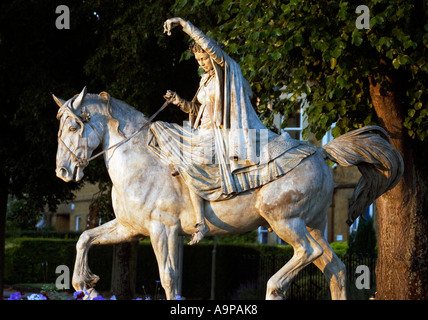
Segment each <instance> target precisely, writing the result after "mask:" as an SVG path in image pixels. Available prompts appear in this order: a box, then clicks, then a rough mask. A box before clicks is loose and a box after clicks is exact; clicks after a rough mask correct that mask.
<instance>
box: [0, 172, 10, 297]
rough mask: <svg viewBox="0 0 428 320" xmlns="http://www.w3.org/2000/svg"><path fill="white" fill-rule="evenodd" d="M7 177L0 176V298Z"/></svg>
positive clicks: (2, 281) (2, 285) (2, 274)
mask: <svg viewBox="0 0 428 320" xmlns="http://www.w3.org/2000/svg"><path fill="white" fill-rule="evenodd" d="M8 183H9V178H8V177H7V175H4V174H1V175H0V298H2V297H3V291H4V285H5V283H4V265H5V256H4V253H5V238H6V213H7V197H8Z"/></svg>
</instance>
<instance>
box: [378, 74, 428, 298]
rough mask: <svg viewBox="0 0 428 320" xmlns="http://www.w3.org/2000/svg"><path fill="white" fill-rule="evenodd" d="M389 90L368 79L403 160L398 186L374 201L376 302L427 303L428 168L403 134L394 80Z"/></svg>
mask: <svg viewBox="0 0 428 320" xmlns="http://www.w3.org/2000/svg"><path fill="white" fill-rule="evenodd" d="M387 81H388V82H389V85H388V86H384V85H382V84H381V83H376V82H375V81H374V80H373V78H370V95H371V99H372V102H373V106H374V109H375V111H376V114H377V116H378V118H379V122H380V125H381V126H382V127H383V128H384V129H385V130H386V131H387V132H388V134H389V136H390V138H391V143H392V145H393V146H394V147H395V148H396V149H397V150H398V151H399V152H400V153H401V155H402V157H403V160H404V166H405V169H404V175H403V177H402V179H401V181H400V182H399V183H398V185H397V186H396V187H395V188H394V189H392V190H390V191H388V192H387V193H385V194H384V195H383V196H381V197H380V198H378V200H377V201H376V206H377V210H378V225H379V235H378V262H377V265H376V283H377V292H376V299H382V300H407V299H428V268H427V267H428V265H427V262H428V215H427V213H428V210H427V209H428V205H427V204H428V201H427V191H428V185H427V179H426V177H427V173H428V170H427V166H426V164H425V163H424V159H422V158H421V157H418V149H417V148H416V147H415V146H416V144H417V142H416V141H412V139H411V138H410V137H409V135H408V134H407V131H406V129H405V127H404V126H403V122H404V117H403V109H402V106H401V102H400V97H399V95H398V93H397V92H398V91H397V89H396V85H397V83H396V80H395V78H393V77H387Z"/></svg>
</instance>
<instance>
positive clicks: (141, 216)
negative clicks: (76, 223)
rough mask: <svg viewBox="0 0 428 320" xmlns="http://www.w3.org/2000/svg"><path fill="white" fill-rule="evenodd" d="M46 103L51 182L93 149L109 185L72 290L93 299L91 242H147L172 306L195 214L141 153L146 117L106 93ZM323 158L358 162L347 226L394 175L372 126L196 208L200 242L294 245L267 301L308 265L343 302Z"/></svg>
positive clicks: (77, 174) (388, 151)
mask: <svg viewBox="0 0 428 320" xmlns="http://www.w3.org/2000/svg"><path fill="white" fill-rule="evenodd" d="M54 99H55V101H56V103H57V104H58V105H59V107H60V109H59V112H58V119H59V120H60V128H59V133H58V152H57V159H56V161H57V168H56V174H57V176H58V177H59V178H61V179H62V180H64V181H66V182H68V181H72V180H75V181H79V180H80V179H82V177H83V169H84V167H85V165H86V164H87V162H88V161H89V160H90V159H91V155H92V153H93V151H94V150H95V149H96V148H98V147H99V148H101V150H102V153H103V156H104V160H105V164H106V167H107V169H108V173H109V175H110V178H111V181H112V183H113V189H112V203H113V208H114V212H115V216H116V218H115V219H114V220H111V221H109V222H107V223H105V224H103V225H101V226H99V227H96V228H93V229H90V230H86V231H84V232H83V233H82V235H81V236H80V238H79V241H78V242H77V245H76V249H77V254H76V262H75V267H74V273H73V280H72V283H73V286H74V288H75V289H76V290H87V291H88V293H89V294H90V296H92V297H93V296H96V295H97V292H96V291H95V289H94V285H95V283H96V282H97V281H98V280H99V277H98V276H97V275H95V274H93V273H91V271H90V269H89V266H88V262H87V261H88V260H87V256H88V251H89V248H90V247H91V246H92V245H104V244H116V243H121V242H128V241H131V240H134V239H140V238H142V237H144V236H149V237H150V239H151V243H152V246H153V249H154V252H155V255H156V259H157V262H158V267H159V274H160V279H161V283H162V286H163V288H164V290H165V293H166V297H167V299H174V298H175V297H176V295H177V294H178V277H179V274H178V271H177V270H178V248H179V239H178V237H179V236H190V235H191V234H192V233H193V232H194V228H195V226H194V223H195V221H194V217H195V215H194V212H193V208H192V204H191V199H190V191H189V188H188V186H187V185H186V184H185V183H184V182H183V180H182V179H181V178H180V176H173V175H171V168H170V167H169V166H168V165H167V164H165V163H164V162H162V161H161V160H160V159H159V158H158V157H157V156H156V155H155V154H154V153H153V152H152V151H150V150H149V149H148V147H147V139H148V136H149V134H150V126H149V123H148V122H149V120H148V119H147V118H146V117H145V116H144V115H143V114H142V113H140V112H139V111H137V110H136V109H134V108H133V107H131V106H129V105H127V104H125V103H124V102H122V101H119V100H117V99H114V98H112V97H110V96H109V95H108V94H107V93H106V92H102V93H100V94H87V93H86V88H85V89H84V90H83V91H82V92H81V93H80V94H79V95H76V96H75V97H73V98H71V99H69V100H68V101H64V100H62V99H59V98H56V97H55V96H54ZM145 124H147V125H145ZM118 128H121V131H122V132H123V134H124V135H122V134H121V133H120V132H119V130H118ZM124 136H125V137H128V139H125V140H124ZM326 158H329V159H331V160H333V161H335V162H337V163H339V164H340V165H344V166H353V165H357V166H358V168H359V169H360V171H361V173H362V178H361V180H360V181H359V183H358V185H357V187H356V189H355V192H354V196H353V200H352V203H351V206H350V210H349V220H348V223H352V222H353V220H354V219H355V218H356V217H358V216H360V215H361V214H363V213H364V212H365V210H366V208H367V207H368V206H369V205H370V204H371V203H372V202H373V201H374V200H375V199H376V198H377V197H379V196H380V195H382V194H383V193H385V192H386V191H388V190H389V189H391V188H393V187H394V186H395V185H396V184H397V183H398V181H399V180H400V178H401V176H402V173H403V161H402V158H401V156H400V154H399V153H398V152H397V151H396V150H395V149H394V148H393V147H392V146H391V145H390V143H389V138H388V136H387V134H386V132H385V131H384V130H383V129H382V128H380V127H377V126H371V127H365V128H361V129H358V130H355V131H352V132H350V133H348V134H345V135H343V136H341V137H339V138H337V139H335V140H333V141H332V142H330V143H328V144H327V145H325V146H324V147H323V148H317V149H316V152H315V153H314V154H312V155H311V156H309V157H307V158H305V159H304V160H303V161H301V162H300V164H298V165H297V166H296V167H295V168H294V169H293V170H291V171H290V172H288V173H287V174H285V175H283V176H281V177H279V178H278V179H276V180H274V181H272V182H270V183H268V184H265V185H264V186H262V187H259V188H257V189H254V190H249V191H246V192H243V193H240V194H237V195H235V196H233V197H232V198H230V199H227V200H222V201H214V202H208V201H206V202H205V219H206V221H207V225H208V226H209V232H208V233H207V236H213V235H226V234H239V233H244V232H248V231H251V230H254V229H256V228H258V227H259V226H264V227H268V228H271V229H272V230H273V231H275V232H276V234H277V235H278V236H279V237H280V238H281V239H283V240H284V241H285V242H287V243H288V244H290V245H291V246H292V247H293V248H294V255H293V257H292V258H291V259H290V260H289V261H288V262H287V263H286V264H285V265H284V266H283V267H282V268H281V269H280V270H279V271H278V272H277V273H276V274H274V275H273V276H272V277H271V278H270V279H269V281H268V283H267V290H266V299H284V298H285V297H286V292H287V289H288V287H289V286H290V284H291V283H292V281H293V279H294V277H295V276H296V275H297V274H298V272H299V271H300V270H302V269H303V268H304V267H306V266H307V265H308V264H310V263H311V262H312V263H314V264H315V265H316V266H317V267H318V268H319V269H320V270H321V271H322V272H323V273H324V275H325V277H326V278H327V280H328V282H329V286H330V291H331V297H332V299H346V289H345V282H346V281H345V275H346V273H345V266H344V264H343V263H342V262H341V261H340V259H339V258H338V257H337V256H336V254H335V253H334V252H333V250H332V249H331V247H330V245H329V244H328V242H327V240H326V239H325V236H324V232H325V229H326V225H327V211H328V208H329V206H330V203H331V200H332V194H333V189H334V183H333V179H332V174H331V171H330V168H329V167H328V165H327V164H326V163H325V159H326Z"/></svg>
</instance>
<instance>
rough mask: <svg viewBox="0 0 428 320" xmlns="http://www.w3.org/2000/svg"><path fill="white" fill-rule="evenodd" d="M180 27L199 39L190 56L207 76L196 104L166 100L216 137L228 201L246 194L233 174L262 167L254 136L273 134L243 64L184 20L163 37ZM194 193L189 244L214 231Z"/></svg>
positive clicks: (169, 95)
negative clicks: (193, 220) (193, 227)
mask: <svg viewBox="0 0 428 320" xmlns="http://www.w3.org/2000/svg"><path fill="white" fill-rule="evenodd" d="M179 25H180V26H182V28H183V31H184V32H185V33H187V34H188V35H189V36H190V37H191V38H192V39H193V40H194V44H193V45H192V46H191V51H192V53H193V54H194V56H195V59H196V60H197V62H198V63H199V66H200V67H201V68H202V69H203V70H204V74H203V75H202V77H201V81H200V85H199V89H198V91H197V93H196V95H195V97H194V98H193V100H192V101H186V100H184V99H182V98H181V97H179V96H178V95H177V94H176V93H175V92H173V91H170V90H168V91H167V92H166V94H165V99H167V100H170V101H171V102H172V103H173V104H175V105H177V106H179V107H180V108H181V110H183V111H184V112H186V113H188V114H189V119H190V124H191V125H192V126H193V128H194V129H197V131H198V134H200V133H201V132H207V134H208V133H209V134H210V135H211V136H213V137H214V139H213V140H214V141H215V157H216V161H217V162H216V163H218V169H219V172H220V176H221V192H222V195H224V196H232V195H234V194H237V193H239V192H242V191H243V190H242V189H241V187H240V186H239V184H237V182H236V179H235V178H234V176H233V174H234V172H236V171H237V170H241V169H243V168H247V167H250V166H253V165H257V164H258V163H259V158H258V156H257V154H258V153H259V150H257V147H260V141H257V140H256V139H255V138H254V137H255V136H256V135H254V132H256V131H257V132H258V133H257V136H260V134H259V132H260V131H262V130H266V131H269V130H267V129H266V127H265V126H264V125H263V123H262V122H261V121H260V119H259V118H258V116H257V113H256V112H255V110H254V108H253V106H252V104H251V98H252V91H251V88H250V85H249V83H248V82H247V81H246V80H245V79H244V77H243V76H242V73H241V69H240V67H239V64H238V63H237V62H236V61H234V60H233V59H232V58H231V57H229V56H228V55H227V54H226V53H225V52H224V51H223V50H222V48H221V47H220V46H219V44H218V43H217V42H216V41H214V40H213V39H211V38H209V37H207V36H206V35H205V34H204V33H203V32H202V31H200V30H199V29H197V28H196V27H195V26H193V24H191V23H190V22H188V21H185V20H183V19H181V18H172V19H168V20H167V21H165V23H164V32H166V33H167V34H168V35H171V29H173V28H174V27H176V26H179ZM251 131H252V132H251ZM203 134H205V133H203ZM268 134H269V137H270V138H273V135H274V133H272V132H271V131H269V133H268ZM225 137H227V138H225ZM270 138H269V139H270ZM173 175H175V173H173ZM190 194H191V199H192V203H193V207H194V209H195V212H196V219H197V220H196V221H197V224H196V228H197V230H196V232H195V233H194V234H193V238H192V241H191V243H190V244H194V243H197V242H199V241H200V240H201V239H202V238H203V236H204V234H205V233H206V232H208V231H209V228H208V227H207V225H206V223H205V218H204V199H203V198H202V197H201V196H199V195H198V194H196V193H195V192H194V191H192V190H191V191H190ZM205 199H206V200H209V201H216V200H217V199H208V198H207V197H205Z"/></svg>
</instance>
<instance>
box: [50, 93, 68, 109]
mask: <svg viewBox="0 0 428 320" xmlns="http://www.w3.org/2000/svg"><path fill="white" fill-rule="evenodd" d="M52 98H53V99H54V100H55V102H56V104H57V105H58V106H59V107H60V108H61V107H62V105H63V104H64V103H65V100H62V99H60V98H57V97H55V95H54V94H53V95H52Z"/></svg>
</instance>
